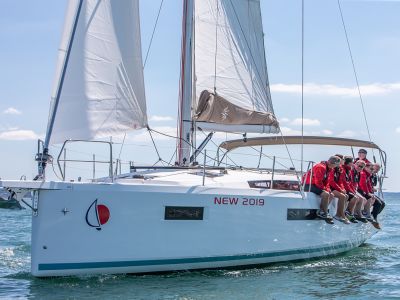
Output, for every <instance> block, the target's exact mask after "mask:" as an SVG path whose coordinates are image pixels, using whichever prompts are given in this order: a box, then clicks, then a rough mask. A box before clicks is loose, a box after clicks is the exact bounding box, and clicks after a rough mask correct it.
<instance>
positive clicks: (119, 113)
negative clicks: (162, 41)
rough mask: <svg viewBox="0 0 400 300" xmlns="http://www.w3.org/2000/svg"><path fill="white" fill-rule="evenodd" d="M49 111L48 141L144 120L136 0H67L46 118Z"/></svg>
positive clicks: (108, 132)
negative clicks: (49, 127)
mask: <svg viewBox="0 0 400 300" xmlns="http://www.w3.org/2000/svg"><path fill="white" fill-rule="evenodd" d="M80 5H81V6H80ZM79 7H80V9H79ZM76 17H77V18H78V19H77V23H76V28H75V32H74V23H75V20H76ZM73 32H74V35H73V39H71V37H72V33H73ZM70 43H72V45H71V48H70V52H69V59H68V60H66V57H67V50H68V48H69V45H70ZM63 73H65V74H64V80H62V76H63ZM57 93H59V101H58V105H55V103H56V101H55V100H56V96H57ZM53 114H55V118H54V127H53V131H52V134H51V143H59V142H63V141H64V140H66V139H96V138H102V137H108V136H113V135H117V134H121V133H124V132H126V131H128V130H132V129H139V128H142V127H145V126H146V125H147V115H146V100H145V90H144V80H143V63H142V52H141V40H140V25H139V1H138V0H118V1H112V0H102V1H98V0H85V1H82V2H80V1H78V0H70V1H69V4H68V9H67V14H66V20H65V26H64V33H63V37H62V41H61V46H60V49H59V56H58V64H57V72H56V77H55V83H54V90H53V94H52V103H51V108H50V120H51V119H52V115H53ZM50 123H51V122H49V125H48V126H51V125H50ZM48 133H49V130H48ZM50 133H51V132H50Z"/></svg>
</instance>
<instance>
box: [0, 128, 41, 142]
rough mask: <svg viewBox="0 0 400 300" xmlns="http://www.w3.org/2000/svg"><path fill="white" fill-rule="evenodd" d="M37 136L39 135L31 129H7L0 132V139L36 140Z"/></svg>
mask: <svg viewBox="0 0 400 300" xmlns="http://www.w3.org/2000/svg"><path fill="white" fill-rule="evenodd" d="M39 138H41V136H40V135H38V134H36V133H35V132H34V131H32V130H8V131H3V132H0V140H6V141H24V140H36V139H39Z"/></svg>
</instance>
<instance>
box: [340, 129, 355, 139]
mask: <svg viewBox="0 0 400 300" xmlns="http://www.w3.org/2000/svg"><path fill="white" fill-rule="evenodd" d="M338 136H340V137H344V138H352V137H355V136H357V132H355V131H352V130H345V131H343V132H341V133H339V134H338Z"/></svg>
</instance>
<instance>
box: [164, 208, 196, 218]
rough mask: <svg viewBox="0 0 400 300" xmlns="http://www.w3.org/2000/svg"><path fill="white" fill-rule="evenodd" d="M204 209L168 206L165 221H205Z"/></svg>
mask: <svg viewBox="0 0 400 300" xmlns="http://www.w3.org/2000/svg"><path fill="white" fill-rule="evenodd" d="M203 215H204V207H192V206H166V207H165V217H164V218H165V220H183V221H184V220H203Z"/></svg>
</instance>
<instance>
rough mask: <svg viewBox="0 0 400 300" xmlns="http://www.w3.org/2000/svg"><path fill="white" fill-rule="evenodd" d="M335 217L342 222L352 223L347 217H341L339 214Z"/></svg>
mask: <svg viewBox="0 0 400 300" xmlns="http://www.w3.org/2000/svg"><path fill="white" fill-rule="evenodd" d="M334 218H335V220H338V221H339V222H342V223H344V224H350V221H349V220H347V219H346V218H342V217H339V216H334Z"/></svg>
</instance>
